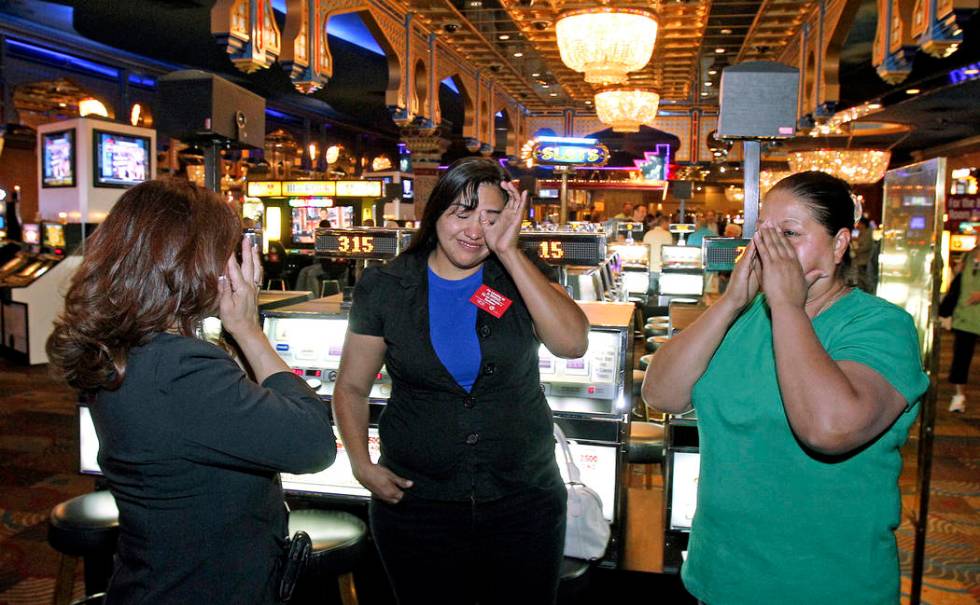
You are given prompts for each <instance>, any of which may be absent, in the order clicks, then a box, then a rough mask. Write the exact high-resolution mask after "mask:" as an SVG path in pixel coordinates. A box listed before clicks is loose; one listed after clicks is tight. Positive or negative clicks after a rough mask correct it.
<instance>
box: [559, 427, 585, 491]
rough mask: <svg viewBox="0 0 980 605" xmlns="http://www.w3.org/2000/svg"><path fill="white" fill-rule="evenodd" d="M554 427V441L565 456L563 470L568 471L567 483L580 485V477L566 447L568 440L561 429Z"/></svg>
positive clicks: (569, 450)
mask: <svg viewBox="0 0 980 605" xmlns="http://www.w3.org/2000/svg"><path fill="white" fill-rule="evenodd" d="M554 427H555V441H557V442H558V444H559V445H560V446H561V451H562V453H563V454H565V468H566V469H567V470H568V482H569V483H581V482H582V475H581V473H580V472H579V470H578V466H576V465H575V460H574V459H573V458H572V450H571V449H570V448H569V447H568V439H566V438H565V432H564V431H562V430H561V427H560V426H558V425H557V424H554Z"/></svg>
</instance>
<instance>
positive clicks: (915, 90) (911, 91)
mask: <svg viewBox="0 0 980 605" xmlns="http://www.w3.org/2000/svg"><path fill="white" fill-rule="evenodd" d="M920 92H922V91H921V90H919V89H918V88H909V89H907V90H906V91H905V94H907V95H917V94H919V93H920Z"/></svg>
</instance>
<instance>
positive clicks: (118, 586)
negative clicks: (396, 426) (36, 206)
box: [47, 180, 336, 604]
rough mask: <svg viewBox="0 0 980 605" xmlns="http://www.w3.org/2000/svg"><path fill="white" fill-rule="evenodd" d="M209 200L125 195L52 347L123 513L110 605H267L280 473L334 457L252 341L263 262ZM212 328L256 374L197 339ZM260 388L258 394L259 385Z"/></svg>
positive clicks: (296, 395) (319, 422)
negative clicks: (82, 394)
mask: <svg viewBox="0 0 980 605" xmlns="http://www.w3.org/2000/svg"><path fill="white" fill-rule="evenodd" d="M240 234H241V224H240V221H239V219H238V218H237V216H236V215H235V213H234V212H233V211H232V209H231V208H230V207H229V206H228V205H226V204H225V203H224V202H223V201H222V200H221V199H220V198H219V197H218V196H217V195H215V194H214V193H212V192H209V191H207V190H204V189H201V188H198V187H196V186H194V185H193V184H191V183H188V182H186V181H179V180H170V181H149V182H147V183H144V184H142V185H138V186H136V187H134V188H132V189H130V190H129V191H127V192H126V193H125V194H123V196H122V197H121V198H120V199H119V201H118V202H117V203H116V205H115V207H114V208H113V209H112V211H111V212H110V213H109V216H108V217H107V218H106V220H105V222H104V223H102V225H101V226H100V227H99V229H98V230H97V231H96V232H95V233H94V234H93V236H92V238H91V239H90V240H89V242H88V245H87V246H86V248H87V249H86V255H85V259H84V260H83V261H82V264H81V266H80V267H79V268H78V271H77V272H76V273H75V275H74V277H73V278H72V282H71V286H70V288H69V290H68V293H67V295H66V297H65V309H64V312H63V313H62V315H61V317H60V318H59V319H58V321H57V322H56V323H55V329H54V332H53V334H52V335H51V338H50V339H49V340H48V345H47V348H48V355H49V357H50V359H51V362H52V367H53V369H54V370H55V372H56V373H58V374H60V375H61V376H63V377H64V378H65V379H66V380H67V381H68V383H69V384H70V385H72V386H73V387H75V388H77V389H80V390H82V391H86V392H90V393H93V394H94V395H95V403H94V404H93V405H92V417H93V420H94V422H95V429H96V433H97V434H98V436H99V444H100V449H99V465H100V466H101V468H102V471H103V472H104V473H105V476H106V478H107V479H108V482H109V490H110V491H111V492H112V494H113V496H115V499H116V503H117V505H118V507H119V526H120V537H119V549H118V556H117V559H116V570H115V573H114V574H113V577H112V581H111V582H110V585H109V590H108V596H107V598H106V603H109V604H112V603H135V602H139V603H174V604H178V603H180V604H186V603H270V602H273V601H275V589H276V582H275V581H274V576H275V575H276V569H277V562H278V560H279V557H280V555H281V553H282V549H283V545H284V543H285V538H286V535H287V514H286V509H285V506H284V504H283V495H282V488H281V487H280V484H279V478H278V473H279V472H280V471H288V472H293V473H303V472H313V471H317V470H320V469H323V468H325V467H326V466H328V465H329V464H330V463H331V462H333V459H334V457H335V456H336V443H335V441H334V439H333V432H332V429H331V423H330V413H329V409H328V407H327V406H326V405H324V404H323V402H322V401H320V399H319V398H318V397H317V396H316V395H315V394H314V393H313V391H311V390H310V389H309V387H307V385H306V384H305V383H304V381H303V380H302V379H300V378H298V377H297V376H295V375H294V374H293V373H292V372H290V370H289V368H288V367H287V366H286V365H285V364H284V363H283V362H282V360H281V359H280V357H279V356H278V355H277V354H276V352H275V351H274V350H273V349H272V347H271V346H270V344H269V342H268V340H267V339H266V338H265V335H264V334H263V333H262V330H261V328H260V327H259V325H258V321H257V318H258V313H257V310H256V302H257V301H256V298H257V296H256V294H257V290H256V288H257V284H258V283H259V281H260V279H261V275H260V274H261V268H260V264H259V260H258V250H257V249H256V248H255V247H254V246H253V245H252V244H251V243H250V242H249V240H248V239H247V238H243V239H242V242H241V247H242V261H241V264H239V262H238V261H236V259H235V254H234V250H235V247H236V245H237V243H238V239H239V236H240ZM215 314H217V315H218V316H219V317H220V319H221V323H222V325H223V327H224V330H225V331H226V332H227V333H228V334H230V335H231V336H232V337H233V338H234V340H235V343H236V344H237V345H238V347H239V349H240V350H241V352H242V354H243V356H244V358H245V360H246V361H247V362H248V365H249V366H250V367H251V369H252V371H253V372H254V376H255V382H252V381H251V380H249V379H248V377H247V376H246V375H245V373H244V372H243V371H242V369H241V368H240V367H239V365H238V364H236V363H235V361H234V360H233V359H232V358H231V357H230V356H229V355H228V354H227V353H226V352H225V351H224V350H222V349H221V348H219V347H217V346H215V345H213V344H211V343H209V342H206V341H205V340H203V339H202V338H201V337H200V334H201V323H202V321H203V320H204V318H205V317H208V316H212V315H215ZM256 383H258V384H256Z"/></svg>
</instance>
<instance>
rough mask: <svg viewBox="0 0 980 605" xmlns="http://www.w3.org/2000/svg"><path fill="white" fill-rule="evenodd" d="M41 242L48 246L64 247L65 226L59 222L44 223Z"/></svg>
mask: <svg viewBox="0 0 980 605" xmlns="http://www.w3.org/2000/svg"><path fill="white" fill-rule="evenodd" d="M43 236H44V239H43V243H44V245H45V246H48V247H49V248H64V247H65V226H64V225H62V224H61V223H44V234H43Z"/></svg>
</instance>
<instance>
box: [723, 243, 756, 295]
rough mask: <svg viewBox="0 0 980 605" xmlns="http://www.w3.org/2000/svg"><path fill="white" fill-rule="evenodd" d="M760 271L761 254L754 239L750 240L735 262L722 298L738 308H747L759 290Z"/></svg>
mask: <svg viewBox="0 0 980 605" xmlns="http://www.w3.org/2000/svg"><path fill="white" fill-rule="evenodd" d="M759 271H761V267H760V265H759V255H758V252H756V248H755V241H754V240H753V241H750V242H749V245H748V246H747V247H746V248H745V252H743V253H742V256H741V258H739V259H738V261H737V262H736V263H735V269H734V270H733V271H732V276H731V278H730V279H729V280H728V287H726V288H725V294H724V295H722V298H723V299H724V300H726V301H731V304H732V305H733V306H734V308H736V309H743V308H745V306H746V305H747V304H749V303H750V302H752V299H753V298H755V295H756V294H757V293H758V292H759Z"/></svg>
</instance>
